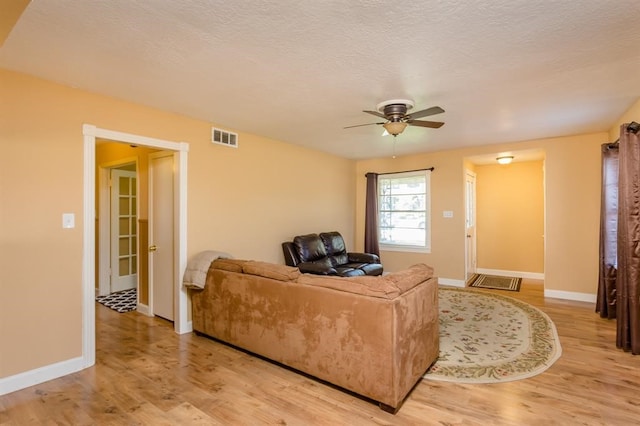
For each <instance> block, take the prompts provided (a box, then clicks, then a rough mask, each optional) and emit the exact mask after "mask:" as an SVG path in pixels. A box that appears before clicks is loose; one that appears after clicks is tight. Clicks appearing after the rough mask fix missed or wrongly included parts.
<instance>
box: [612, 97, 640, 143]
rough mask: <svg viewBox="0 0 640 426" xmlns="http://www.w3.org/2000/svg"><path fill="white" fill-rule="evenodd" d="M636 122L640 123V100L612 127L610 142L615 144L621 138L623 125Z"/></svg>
mask: <svg viewBox="0 0 640 426" xmlns="http://www.w3.org/2000/svg"><path fill="white" fill-rule="evenodd" d="M632 121H635V122H636V123H640V99H638V100H637V101H636V102H635V103H634V104H633V105H631V106H630V107H629V109H628V110H627V111H626V112H625V113H624V114H623V115H622V117H620V118H619V119H618V121H616V123H615V124H614V125H613V126H611V129H610V130H609V140H608V142H613V141H615V140H616V139H618V138H619V137H620V125H621V124H623V123H631V122H632Z"/></svg>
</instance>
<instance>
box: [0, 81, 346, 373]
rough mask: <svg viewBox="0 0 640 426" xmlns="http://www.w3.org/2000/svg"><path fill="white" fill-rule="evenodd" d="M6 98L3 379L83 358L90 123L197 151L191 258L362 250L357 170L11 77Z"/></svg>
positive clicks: (2, 86) (0, 115)
mask: <svg viewBox="0 0 640 426" xmlns="http://www.w3.org/2000/svg"><path fill="white" fill-rule="evenodd" d="M0 98H1V99H2V102H0V143H1V146H2V151H3V155H2V157H1V159H0V195H1V200H2V201H1V203H0V274H1V275H0V277H1V280H0V342H2V343H1V345H2V350H0V356H1V357H2V359H0V378H3V377H8V376H11V375H14V374H17V373H21V372H26V371H29V370H33V369H35V368H38V367H43V366H46V365H50V364H53V363H56V362H60V361H66V360H70V359H73V358H76V357H79V356H81V344H82V342H81V337H82V330H81V327H82V256H83V235H82V229H83V223H82V218H83V216H82V209H83V153H84V151H83V137H82V125H83V124H84V123H87V124H93V125H96V126H98V127H100V128H105V129H111V130H117V131H121V132H127V133H133V134H139V135H144V136H149V137H155V138H160V139H166V140H174V141H184V142H187V143H189V148H190V150H189V154H188V156H189V157H188V194H187V197H188V203H187V208H188V216H187V220H188V235H187V252H188V256H191V255H193V254H195V253H196V252H198V251H200V250H204V249H215V250H224V251H228V252H230V253H232V254H233V255H234V256H235V257H238V258H248V259H259V260H266V261H273V262H283V257H282V251H281V247H280V243H281V242H282V241H284V240H286V239H289V238H291V237H293V236H294V235H296V234H300V233H307V232H317V231H323V230H334V229H335V230H339V231H341V232H342V233H343V235H344V236H345V239H346V242H347V244H349V245H352V244H353V236H354V230H353V229H354V217H355V210H354V203H353V199H354V196H355V180H354V170H355V165H354V162H353V161H350V160H345V159H342V158H339V157H335V156H331V155H328V154H324V153H321V152H317V151H311V150H309V149H304V148H300V147H294V146H291V145H287V144H284V143H281V142H278V141H274V140H269V139H267V138H263V137H258V136H255V135H251V134H246V133H242V132H240V134H239V137H240V139H239V146H240V147H239V149H233V148H228V147H225V146H218V145H214V144H212V143H210V132H211V126H212V125H217V124H215V123H208V122H204V121H198V120H194V119H190V118H187V117H184V116H180V115H176V114H171V113H168V112H162V111H158V110H155V109H152V108H147V107H143V106H140V105H135V104H131V103H127V102H122V101H118V100H115V99H112V98H108V97H104V96H99V95H96V94H91V93H87V92H84V91H81V90H77V89H72V88H69V87H65V86H61V85H57V84H53V83H50V82H46V81H43V80H40V79H36V78H32V77H30V76H27V75H23V74H18V73H13V72H9V71H6V70H0ZM221 127H223V128H224V127H225V126H224V125H222V126H221ZM229 130H232V131H235V130H234V129H229ZM62 213H75V218H76V226H75V228H74V229H63V228H62ZM6 348H11V350H6Z"/></svg>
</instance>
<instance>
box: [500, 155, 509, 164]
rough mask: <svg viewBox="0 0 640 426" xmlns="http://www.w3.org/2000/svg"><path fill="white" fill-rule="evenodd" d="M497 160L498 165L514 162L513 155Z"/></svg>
mask: <svg viewBox="0 0 640 426" xmlns="http://www.w3.org/2000/svg"><path fill="white" fill-rule="evenodd" d="M496 160H498V164H510V163H511V162H512V161H513V155H503V156H502V157H498V158H496Z"/></svg>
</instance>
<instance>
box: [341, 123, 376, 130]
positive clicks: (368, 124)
mask: <svg viewBox="0 0 640 426" xmlns="http://www.w3.org/2000/svg"><path fill="white" fill-rule="evenodd" d="M374 124H384V123H367V124H356V125H355V126H347V127H343V129H351V128H352V127H362V126H373V125H374Z"/></svg>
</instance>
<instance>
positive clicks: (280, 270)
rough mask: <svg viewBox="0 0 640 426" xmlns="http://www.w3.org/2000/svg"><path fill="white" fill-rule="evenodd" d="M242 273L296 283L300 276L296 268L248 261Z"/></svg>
mask: <svg viewBox="0 0 640 426" xmlns="http://www.w3.org/2000/svg"><path fill="white" fill-rule="evenodd" d="M242 272H244V273H245V274H250V275H258V276H260V277H266V278H271V279H274V280H280V281H295V280H296V279H297V278H298V277H299V276H300V270H299V269H298V268H296V267H293V266H285V265H277V264H275V263H268V262H259V261H256V260H248V261H247V262H246V263H245V264H244V265H243V266H242Z"/></svg>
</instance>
